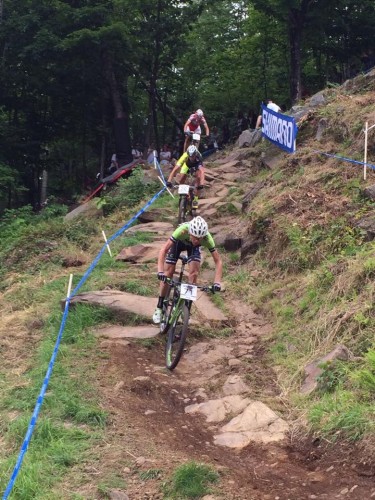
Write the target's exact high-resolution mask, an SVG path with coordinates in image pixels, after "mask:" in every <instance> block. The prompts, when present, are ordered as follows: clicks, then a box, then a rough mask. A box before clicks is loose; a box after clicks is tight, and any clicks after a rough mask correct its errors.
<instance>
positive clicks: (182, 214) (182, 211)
mask: <svg viewBox="0 0 375 500" xmlns="http://www.w3.org/2000/svg"><path fill="white" fill-rule="evenodd" d="M186 205H187V199H186V196H180V202H179V204H178V223H179V224H182V222H185V221H186Z"/></svg>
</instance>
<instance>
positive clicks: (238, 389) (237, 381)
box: [223, 375, 250, 396]
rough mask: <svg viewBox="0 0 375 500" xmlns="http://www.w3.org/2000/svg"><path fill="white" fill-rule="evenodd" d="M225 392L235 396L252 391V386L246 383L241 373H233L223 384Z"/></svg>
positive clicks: (227, 394)
mask: <svg viewBox="0 0 375 500" xmlns="http://www.w3.org/2000/svg"><path fill="white" fill-rule="evenodd" d="M223 392H224V394H225V395H226V396H234V395H239V394H243V393H244V392H250V387H249V386H248V385H246V384H245V382H244V381H243V380H242V378H241V377H240V376H239V375H231V376H230V377H228V378H227V380H226V382H225V384H224V386H223Z"/></svg>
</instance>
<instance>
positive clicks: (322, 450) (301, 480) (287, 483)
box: [82, 159, 375, 500]
mask: <svg viewBox="0 0 375 500" xmlns="http://www.w3.org/2000/svg"><path fill="white" fill-rule="evenodd" d="M223 163H224V164H223ZM234 163H235V164H233V163H232V164H228V163H227V162H225V159H219V160H218V161H217V163H216V162H214V163H212V164H211V168H209V169H208V177H209V179H211V186H212V187H211V188H210V190H209V191H208V192H207V193H206V199H205V200H204V201H202V203H201V213H202V215H204V216H206V217H207V214H208V218H209V217H211V219H212V220H213V227H215V232H216V234H217V235H220V234H222V232H223V231H224V232H226V233H229V232H230V233H231V234H232V235H233V233H236V231H237V230H239V228H238V227H237V228H236V225H235V223H234V221H235V220H236V219H235V218H233V215H232V214H229V213H228V212H226V211H225V210H224V211H223V213H222V214H221V215H220V217H219V219H218V218H217V216H216V218H215V216H214V215H212V216H210V215H209V214H210V213H211V212H210V210H211V209H212V206H211V205H212V204H216V205H217V204H219V205H220V204H222V205H220V206H225V205H226V204H227V201H226V194H227V192H228V188H230V186H231V185H233V184H235V182H236V179H238V178H241V176H243V175H245V173H246V168H248V167H247V165H246V164H244V163H243V162H241V161H237V162H234ZM223 172H225V174H226V175H225V176H223V175H222V174H223ZM217 193H221V194H222V198H220V197H219V199H218V198H217V197H215V195H217ZM210 200H214V201H213V202H212V203H211V201H210ZM228 228H229V231H228ZM166 236H167V235H166ZM158 237H160V234H159V235H158ZM207 259H209V257H207ZM210 274H212V271H209V270H205V271H204V273H203V277H207V279H209V278H208V277H209V275H210ZM224 297H226V308H227V311H228V315H229V318H228V321H227V323H226V324H223V323H217V325H218V326H217V328H218V329H219V330H220V329H223V328H225V325H226V326H227V327H228V325H230V326H231V328H232V334H231V335H230V336H225V337H223V338H208V339H207V338H204V339H203V340H202V338H201V337H200V336H199V334H198V333H199V327H196V326H194V327H192V329H191V330H192V331H191V335H190V338H189V343H188V346H187V350H186V352H185V354H184V357H183V359H182V361H181V362H180V364H179V365H178V367H177V368H176V370H175V371H174V372H173V373H170V372H168V371H167V370H166V369H165V368H164V365H163V359H164V358H163V356H164V353H163V349H164V340H163V339H161V338H159V337H156V340H154V341H153V342H151V343H150V344H148V346H144V345H142V343H140V342H139V341H137V340H131V339H129V338H125V336H124V338H119V337H118V336H117V338H116V339H113V340H108V339H106V340H103V341H102V342H101V349H103V350H104V351H105V353H106V354H107V356H105V357H107V360H106V361H104V362H103V364H102V367H101V370H100V372H99V373H98V386H99V390H100V393H101V398H102V404H103V407H105V408H106V409H107V410H109V411H110V414H111V424H112V425H111V429H110V435H109V438H108V443H107V446H106V447H105V448H104V449H103V450H102V453H101V456H102V459H101V466H100V474H104V472H105V471H108V468H110V469H111V468H113V469H115V470H117V471H122V473H123V475H124V477H125V479H126V480H127V483H128V487H127V489H126V494H127V495H128V497H129V498H130V499H132V500H133V499H134V500H135V499H137V500H138V499H139V500H140V499H143V500H145V499H154V500H156V499H161V498H163V494H162V492H161V489H160V488H161V484H162V483H163V481H165V480H166V479H167V478H168V477H169V475H170V473H171V472H172V471H173V470H174V469H175V468H176V467H177V466H178V465H180V464H181V463H183V462H185V461H188V460H197V461H202V462H205V463H209V464H211V465H212V466H213V467H215V468H216V469H217V470H219V471H220V474H221V481H220V487H219V488H216V489H215V491H214V493H213V496H212V497H210V498H212V499H226V500H235V499H236V500H251V499H280V500H284V499H285V500H287V499H289V500H302V499H307V498H312V499H313V498H322V499H323V498H326V499H333V498H350V499H358V500H359V499H365V498H371V497H372V496H375V485H374V470H373V469H371V468H370V467H368V466H367V465H366V464H365V463H363V462H362V461H361V460H360V459H359V458H358V456H357V451H356V449H355V448H353V447H348V448H346V447H343V446H338V445H337V446H334V445H332V444H330V443H328V442H324V441H319V440H314V439H313V438H310V439H307V440H306V439H302V437H301V436H302V434H300V432H299V430H298V428H299V427H298V423H297V422H293V421H292V420H290V419H289V416H290V412H289V408H288V406H287V403H286V401H284V400H283V398H282V395H281V393H280V388H279V387H278V383H277V375H276V374H275V372H274V371H273V369H272V366H270V365H269V360H268V358H267V355H266V347H267V336H268V335H269V333H270V332H271V330H272V325H270V324H269V322H268V320H266V319H265V318H263V317H262V316H260V315H259V314H256V313H255V312H254V311H253V310H252V309H251V307H249V305H248V304H245V303H243V304H241V303H240V302H239V301H238V300H237V301H234V300H233V299H231V298H230V294H229V292H228V294H227V295H224ZM151 328H152V327H151ZM120 337H121V336H120ZM234 375H235V376H238V377H240V378H241V380H243V381H244V382H245V383H246V385H247V390H246V391H245V393H243V391H242V395H244V396H246V397H249V398H250V400H252V401H262V402H263V403H265V404H267V405H268V406H270V407H271V408H272V409H273V410H274V411H275V412H276V413H277V414H278V415H279V416H281V417H282V418H283V419H285V420H286V421H288V424H289V426H290V427H289V429H290V430H289V433H288V434H287V437H286V439H284V440H282V441H281V442H278V443H277V442H274V443H268V444H267V443H259V442H254V441H251V442H250V443H249V444H248V445H247V446H245V447H244V448H238V449H236V448H229V447H226V446H220V445H216V444H214V443H215V435H217V434H218V432H219V429H220V427H221V426H222V425H223V424H224V423H226V422H228V421H229V420H230V418H231V415H228V416H227V418H226V419H225V421H224V422H220V423H213V422H207V421H206V419H205V418H204V416H202V415H199V414H187V413H186V408H187V407H188V406H189V405H191V404H192V403H199V402H203V401H207V400H212V399H215V398H220V397H222V396H223V387H224V386H225V383H226V381H227V380H228V377H233V376H234ZM150 469H158V470H159V471H160V472H159V475H158V478H156V479H151V480H148V481H142V480H140V476H139V471H142V470H144V471H147V470H150ZM82 493H84V494H85V495H87V496H89V495H93V496H94V497H95V485H94V484H93V486H92V490H91V491H88V490H87V489H85V491H83V492H82ZM124 493H125V492H124Z"/></svg>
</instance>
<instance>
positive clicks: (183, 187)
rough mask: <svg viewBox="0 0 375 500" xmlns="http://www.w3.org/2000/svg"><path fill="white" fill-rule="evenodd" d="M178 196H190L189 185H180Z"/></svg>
mask: <svg viewBox="0 0 375 500" xmlns="http://www.w3.org/2000/svg"><path fill="white" fill-rule="evenodd" d="M178 194H189V185H188V184H180V185H179V186H178Z"/></svg>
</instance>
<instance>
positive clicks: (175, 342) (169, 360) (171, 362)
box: [165, 302, 190, 370]
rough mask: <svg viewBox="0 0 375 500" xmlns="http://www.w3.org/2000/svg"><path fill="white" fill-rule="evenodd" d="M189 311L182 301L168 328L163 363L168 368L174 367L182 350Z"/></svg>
mask: <svg viewBox="0 0 375 500" xmlns="http://www.w3.org/2000/svg"><path fill="white" fill-rule="evenodd" d="M189 316H190V311H189V308H188V306H187V305H186V303H185V302H184V303H183V305H182V307H181V309H180V310H179V311H178V313H177V315H176V317H175V318H174V320H173V323H172V325H171V326H170V328H169V332H168V338H167V344H166V346H165V364H166V367H167V368H168V370H173V369H174V368H176V366H177V364H178V362H179V361H180V359H181V356H182V353H183V351H184V346H185V341H186V336H187V331H188V326H189Z"/></svg>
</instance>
